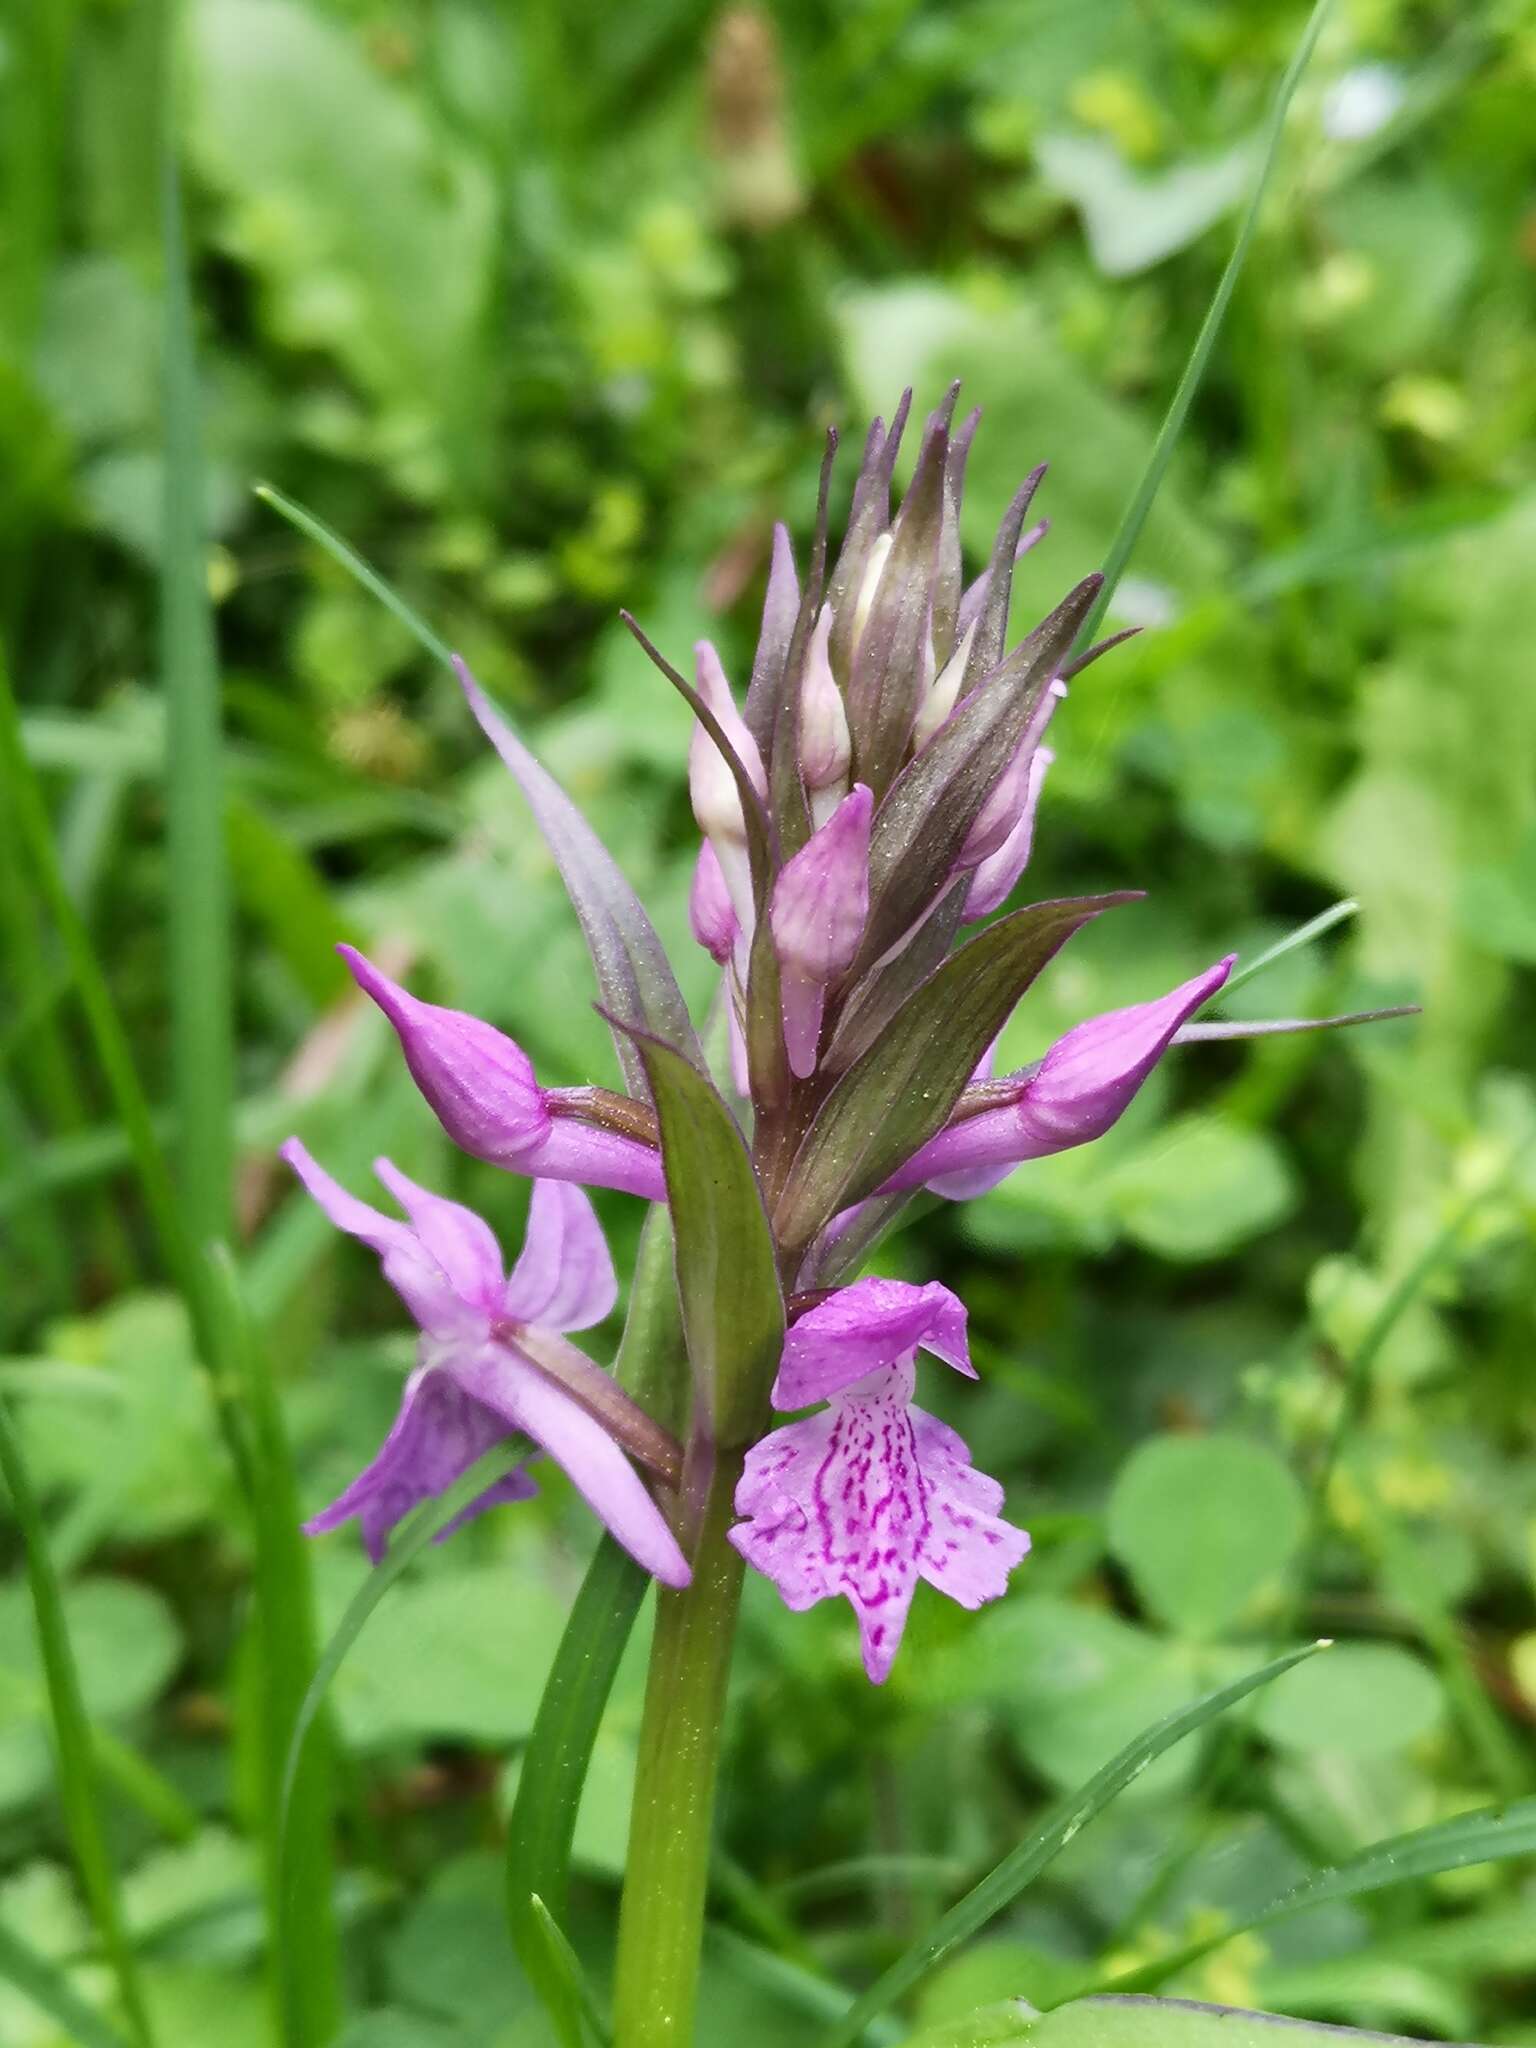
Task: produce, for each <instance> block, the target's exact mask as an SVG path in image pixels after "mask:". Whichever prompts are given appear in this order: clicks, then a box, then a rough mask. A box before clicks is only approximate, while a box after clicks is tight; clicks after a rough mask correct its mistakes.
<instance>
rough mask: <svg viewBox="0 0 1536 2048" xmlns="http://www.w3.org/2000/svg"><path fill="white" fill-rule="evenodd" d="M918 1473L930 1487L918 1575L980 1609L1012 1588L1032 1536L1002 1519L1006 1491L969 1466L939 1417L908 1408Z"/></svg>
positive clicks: (960, 1445) (958, 1439)
mask: <svg viewBox="0 0 1536 2048" xmlns="http://www.w3.org/2000/svg"><path fill="white" fill-rule="evenodd" d="M909 1413H910V1415H911V1418H912V1431H913V1438H914V1441H915V1443H916V1446H917V1463H918V1469H919V1471H920V1472H921V1473H922V1475H923V1484H924V1485H925V1486H926V1487H927V1489H928V1533H927V1535H926V1537H925V1538H924V1541H923V1547H922V1551H921V1554H920V1555H919V1558H918V1566H917V1568H918V1571H919V1572H920V1573H921V1575H922V1577H923V1578H925V1579H926V1580H927V1581H928V1583H929V1585H930V1586H936V1587H937V1588H938V1590H939V1591H940V1592H941V1593H947V1594H948V1595H949V1597H950V1599H951V1600H957V1601H958V1602H959V1603H960V1605H961V1606H962V1607H980V1606H981V1604H982V1603H983V1601H986V1600H996V1599H997V1598H998V1596H999V1595H1000V1594H1002V1593H1004V1592H1006V1591H1007V1589H1008V1574H1009V1573H1010V1572H1011V1571H1012V1570H1013V1568H1014V1566H1015V1565H1016V1564H1019V1563H1021V1562H1022V1561H1023V1559H1024V1558H1025V1557H1026V1556H1027V1555H1028V1552H1029V1537H1028V1535H1027V1534H1026V1533H1025V1531H1024V1530H1022V1529H1016V1528H1015V1527H1014V1526H1013V1524H1012V1523H1011V1522H1005V1521H1003V1520H1001V1519H1000V1517H999V1515H998V1512H997V1511H998V1509H999V1508H1000V1507H1001V1506H1002V1504H1003V1489H1002V1488H1001V1487H1000V1486H999V1485H998V1483H997V1481H996V1480H995V1479H989V1478H988V1477H987V1475H986V1473H984V1472H977V1471H976V1470H974V1469H973V1467H972V1465H971V1463H970V1455H971V1454H970V1452H969V1450H968V1449H967V1448H966V1445H965V1442H964V1439H963V1438H961V1437H959V1436H957V1435H956V1434H955V1432H954V1431H953V1430H952V1429H950V1428H949V1427H948V1425H947V1424H946V1423H943V1422H940V1421H939V1419H938V1417H937V1416H936V1415H929V1414H926V1413H925V1412H924V1411H923V1410H922V1409H921V1408H913V1409H911V1410H909Z"/></svg>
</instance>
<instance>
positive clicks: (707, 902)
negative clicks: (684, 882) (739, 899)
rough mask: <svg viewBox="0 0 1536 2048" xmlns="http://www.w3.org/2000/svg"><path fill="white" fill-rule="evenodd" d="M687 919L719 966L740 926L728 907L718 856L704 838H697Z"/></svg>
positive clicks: (734, 913) (700, 942) (723, 961)
mask: <svg viewBox="0 0 1536 2048" xmlns="http://www.w3.org/2000/svg"><path fill="white" fill-rule="evenodd" d="M688 923H689V927H690V928H691V930H692V932H693V936H694V937H695V938H696V939H697V940H698V942H699V944H700V945H701V946H702V947H703V948H704V950H705V952H706V953H708V954H709V955H710V957H711V959H714V960H717V961H718V962H719V963H720V965H721V966H722V967H723V966H724V965H725V963H726V961H727V960H729V959H730V957H731V948H732V947H733V946H734V945H735V943H736V934H737V933H738V932H739V931H740V929H741V926H740V925H739V924H738V923H737V921H736V912H735V911H734V910H733V909H732V907H731V892H730V890H729V889H727V887H726V886H725V874H724V871H723V870H722V868H721V866H720V856H719V854H718V853H716V851H715V849H714V847H713V845H712V844H711V843H710V841H709V840H707V839H706V840H704V841H702V842H701V844H700V846H699V857H698V860H697V861H696V862H695V864H694V870H693V886H692V887H691V888H690V890H689V891H688Z"/></svg>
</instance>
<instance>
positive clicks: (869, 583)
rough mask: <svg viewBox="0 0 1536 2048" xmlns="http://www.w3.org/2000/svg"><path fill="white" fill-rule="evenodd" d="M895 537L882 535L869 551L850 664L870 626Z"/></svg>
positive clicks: (855, 613)
mask: <svg viewBox="0 0 1536 2048" xmlns="http://www.w3.org/2000/svg"><path fill="white" fill-rule="evenodd" d="M895 537H896V536H895V535H894V534H891V533H882V534H881V536H880V538H879V539H878V540H877V541H876V542H875V544H874V546H873V547H872V548H871V549H870V551H869V561H868V563H867V564H866V566H865V570H864V581H863V582H862V583H861V584H860V585H859V595H858V598H857V599H856V601H855V603H854V607H853V634H852V637H851V639H850V642H849V650H848V659H849V661H850V663H851V662H852V661H853V660H854V658H855V656H856V655H857V654H858V651H859V642H860V641H861V640H862V639H863V638H864V628H865V627H866V626H867V625H868V624H869V614H870V612H871V610H872V609H873V607H874V602H875V592H876V591H877V590H878V589H879V588H880V576H881V572H882V571H883V570H884V568H885V558H886V556H887V555H888V554H889V553H890V552H891V543H892V542H893V541H894V539H895Z"/></svg>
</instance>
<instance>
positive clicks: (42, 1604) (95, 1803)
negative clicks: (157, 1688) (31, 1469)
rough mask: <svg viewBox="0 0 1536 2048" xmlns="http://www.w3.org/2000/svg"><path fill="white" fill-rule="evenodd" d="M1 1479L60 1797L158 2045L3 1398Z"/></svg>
mask: <svg viewBox="0 0 1536 2048" xmlns="http://www.w3.org/2000/svg"><path fill="white" fill-rule="evenodd" d="M0 1477H3V1478H4V1480H5V1486H6V1491H7V1492H8V1493H9V1494H10V1497H11V1510H12V1512H13V1514H14V1515H15V1517H16V1526H17V1528H18V1529H19V1530H20V1531H21V1538H22V1543H23V1545H24V1546H25V1550H26V1563H27V1587H28V1591H29V1592H30V1594H31V1597H32V1616H33V1620H34V1622H35V1623H36V1626H37V1641H38V1648H39V1651H40V1652H41V1656H42V1665H43V1676H44V1679H45V1680H46V1683H47V1688H48V1704H49V1709H50V1714H51V1721H50V1727H51V1732H52V1739H53V1746H54V1755H55V1759H56V1762H57V1766H58V1780H59V1798H60V1801H61V1803H62V1805H63V1808H64V1818H65V1822H66V1825H67V1826H68V1829H69V1839H70V1845H71V1847H72V1848H73V1849H74V1852H75V1863H76V1866H77V1868H78V1870H79V1873H80V1885H81V1889H82V1890H83V1892H84V1893H85V1897H86V1903H87V1904H88V1905H89V1907H90V1911H91V1918H92V1920H93V1922H94V1923H95V1927H96V1932H97V1934H98V1936H99V1937H100V1940H101V1946H102V1951H103V1953H104V1954H105V1956H106V1958H107V1961H108V1963H109V1964H110V1965H111V1969H112V1974H113V1977H114V1979H115V1980H116V1984H117V1993H118V1997H119V1999H120V2000H121V2002H122V2008H123V2013H124V2016H125V2018H126V2019H127V2022H128V2027H129V2031H130V2033H131V2034H132V2036H133V2038H134V2040H135V2041H136V2042H138V2043H140V2044H141V2048H153V2044H154V2033H153V2030H152V2028H151V2026H150V2022H149V2012H148V2008H147V2007H146V2005H145V2003H144V1995H143V1990H142V1987H141V1985H140V1981H139V1972H138V1964H137V1960H136V1959H135V1956H134V1953H133V1945H132V1943H131V1942H130V1940H129V1938H128V1930H127V1925H126V1923H125V1922H124V1919H123V1911H122V1900H121V1898H120V1897H119V1894H118V1889H117V1871H116V1868H115V1866H114V1864H113V1861H112V1852H111V1850H110V1849H109V1848H108V1846H107V1833H106V1824H105V1822H104V1820H103V1817H102V1810H101V1798H100V1785H99V1781H98V1776H97V1769H96V1756H95V1750H94V1748H93V1745H92V1740H91V1726H90V1722H89V1720H88V1718H87V1716H86V1711H85V1700H84V1696H83V1695H82V1693H81V1691H80V1674H79V1671H78V1669H77V1667H76V1664H75V1655H74V1650H73V1649H72V1647H71V1645H70V1640H69V1627H68V1624H67V1622H66V1620H65V1617H64V1601H63V1596H62V1594H61V1592H60V1588H59V1581H58V1578H57V1576H56V1575H55V1573H54V1569H53V1559H52V1557H51V1556H50V1555H49V1551H48V1533H47V1530H46V1528H45V1527H44V1525H43V1515H42V1509H41V1508H40V1507H39V1505H38V1500H37V1495H36V1494H35V1493H34V1492H33V1489H32V1481H31V1476H30V1474H29V1473H28V1471H27V1467H26V1461H25V1460H24V1458H23V1457H22V1453H21V1443H20V1440H19V1439H18V1437H17V1435H16V1432H15V1429H14V1428H13V1426H12V1423H11V1418H10V1413H9V1411H8V1410H7V1409H6V1407H5V1406H4V1404H3V1403H0Z"/></svg>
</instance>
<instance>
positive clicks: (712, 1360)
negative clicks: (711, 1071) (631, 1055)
mask: <svg viewBox="0 0 1536 2048" xmlns="http://www.w3.org/2000/svg"><path fill="white" fill-rule="evenodd" d="M631 1036H632V1038H633V1042H634V1045H635V1047H636V1049H637V1051H638V1053H639V1056H640V1058H641V1059H642V1061H643V1062H644V1065H645V1072H646V1078H647V1080H648V1082H649V1084H650V1091H651V1094H652V1096H653V1098H654V1100H655V1103H656V1119H657V1122H658V1124H659V1125H660V1128H661V1156H662V1163H663V1166H664V1168H665V1170H666V1176H667V1206H668V1208H669V1210H670V1211H671V1215H672V1230H673V1237H674V1253H673V1256H674V1260H675V1264H676V1270H677V1292H678V1299H679V1301H680V1302H681V1304H682V1315H683V1331H684V1335H685V1336H686V1338H687V1342H688V1358H689V1362H690V1364H691V1365H692V1367H693V1371H694V1378H695V1382H696V1384H697V1386H698V1388H699V1391H700V1396H701V1398H702V1399H704V1400H705V1401H707V1402H708V1404H709V1410H710V1414H711V1416H712V1418H713V1425H714V1437H715V1441H716V1442H717V1443H719V1444H721V1445H722V1446H726V1447H730V1446H734V1445H738V1444H743V1443H748V1442H750V1441H751V1440H752V1438H753V1437H754V1436H755V1435H756V1434H757V1432H758V1431H759V1430H760V1429H761V1427H762V1423H763V1418H764V1415H765V1413H766V1410H767V1403H768V1389H769V1387H770V1386H771V1385H772V1383H773V1376H774V1373H775V1372H776V1371H777V1369H778V1363H779V1353H780V1352H781V1351H782V1349H783V1346H784V1301H783V1296H782V1294H781V1292H780V1289H779V1279H778V1267H777V1264H776V1260H775V1255H774V1245H773V1237H772V1235H771V1233H770V1231H769V1228H768V1219H767V1217H766V1216H765V1215H764V1214H763V1200H762V1196H761V1194H760V1193H759V1192H758V1184H757V1176H756V1175H755V1174H754V1172H753V1170H752V1161H751V1159H750V1158H749V1156H748V1154H747V1147H746V1143H745V1141H744V1139H743V1138H742V1135H741V1132H740V1130H739V1129H738V1127H737V1124H736V1120H735V1118H734V1117H733V1116H732V1115H731V1112H730V1111H729V1109H727V1108H726V1106H725V1102H724V1101H723V1099H722V1098H721V1096H720V1095H719V1094H718V1093H717V1092H716V1090H715V1088H714V1087H713V1085H712V1084H711V1083H710V1082H709V1081H708V1080H706V1079H705V1077H704V1076H703V1075H702V1074H700V1073H698V1072H697V1071H696V1070H695V1069H694V1068H693V1066H692V1065H691V1064H690V1063H689V1062H688V1061H687V1060H686V1059H684V1058H683V1056H682V1055H681V1054H680V1053H678V1052H675V1051H673V1049H672V1048H671V1047H670V1046H668V1045H663V1044H661V1043H660V1042H659V1041H658V1040H656V1039H654V1038H650V1037H647V1036H646V1035H645V1034H643V1033H641V1032H634V1033H632V1034H631Z"/></svg>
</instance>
